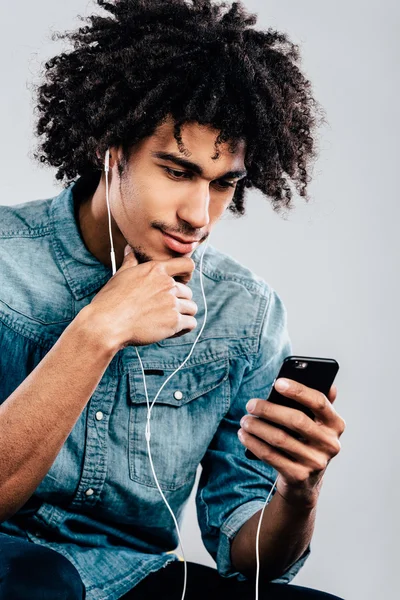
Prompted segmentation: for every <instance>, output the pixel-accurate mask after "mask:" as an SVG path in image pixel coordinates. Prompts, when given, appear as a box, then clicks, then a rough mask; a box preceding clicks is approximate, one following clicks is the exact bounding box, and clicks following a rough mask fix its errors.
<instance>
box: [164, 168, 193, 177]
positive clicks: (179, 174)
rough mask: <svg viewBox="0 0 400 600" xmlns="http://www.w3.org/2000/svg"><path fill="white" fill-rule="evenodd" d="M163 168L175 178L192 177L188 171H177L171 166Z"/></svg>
mask: <svg viewBox="0 0 400 600" xmlns="http://www.w3.org/2000/svg"><path fill="white" fill-rule="evenodd" d="M163 169H164V170H165V171H166V173H168V175H170V176H171V177H172V178H174V179H191V178H192V175H191V173H187V172H186V171H177V170H176V169H170V167H163Z"/></svg>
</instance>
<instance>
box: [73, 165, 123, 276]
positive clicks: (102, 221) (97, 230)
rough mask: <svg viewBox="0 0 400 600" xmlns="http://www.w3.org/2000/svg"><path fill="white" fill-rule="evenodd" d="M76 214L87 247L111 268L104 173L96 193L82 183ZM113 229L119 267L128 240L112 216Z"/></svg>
mask: <svg viewBox="0 0 400 600" xmlns="http://www.w3.org/2000/svg"><path fill="white" fill-rule="evenodd" d="M92 189H93V188H92ZM76 215H77V219H78V223H79V228H80V232H81V236H82V239H83V241H84V243H85V246H86V248H87V249H88V250H89V252H90V253H91V254H93V256H95V257H96V258H97V260H99V261H100V262H101V263H102V264H103V265H106V266H108V267H110V268H111V258H110V249H111V242H110V236H109V227H108V212H107V202H106V182H105V176H104V174H103V175H102V176H101V179H100V181H99V182H98V185H97V187H96V189H95V191H94V193H93V192H92V193H91V192H90V191H88V190H87V189H86V190H84V189H83V184H82V188H81V193H80V194H78V200H77V209H76ZM111 231H112V236H113V242H114V250H115V258H116V263H117V268H119V267H120V265H121V264H122V261H123V256H124V247H125V245H126V241H125V240H124V238H123V236H122V234H121V232H120V231H119V229H118V227H117V225H116V223H115V221H114V219H113V218H112V216H111Z"/></svg>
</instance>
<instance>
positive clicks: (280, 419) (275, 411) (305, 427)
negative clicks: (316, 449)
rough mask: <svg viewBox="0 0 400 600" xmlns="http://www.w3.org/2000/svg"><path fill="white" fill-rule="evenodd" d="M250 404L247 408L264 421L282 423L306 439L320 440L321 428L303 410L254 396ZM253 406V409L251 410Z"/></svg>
mask: <svg viewBox="0 0 400 600" xmlns="http://www.w3.org/2000/svg"><path fill="white" fill-rule="evenodd" d="M253 402H254V405H252V406H250V405H248V408H247V410H249V412H251V415H252V416H256V417H259V418H260V419H263V421H267V422H269V423H272V424H273V425H274V424H276V425H282V426H283V427H287V428H288V429H290V430H291V431H294V432H295V433H298V434H300V435H301V437H303V438H305V439H306V440H309V441H312V442H316V443H318V441H319V440H320V429H321V427H319V426H318V425H317V424H316V423H315V422H314V421H313V420H312V419H310V417H309V416H308V415H306V414H305V413H304V412H303V411H301V410H297V409H295V408H289V407H287V406H280V405H279V404H275V402H269V401H268V400H261V399H258V398H254V399H253V400H252V404H253ZM250 408H251V411H250Z"/></svg>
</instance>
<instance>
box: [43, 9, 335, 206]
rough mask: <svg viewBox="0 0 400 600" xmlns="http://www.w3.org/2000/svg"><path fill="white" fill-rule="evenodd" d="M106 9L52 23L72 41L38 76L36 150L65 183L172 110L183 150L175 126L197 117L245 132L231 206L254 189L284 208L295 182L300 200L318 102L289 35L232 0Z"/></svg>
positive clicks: (232, 139)
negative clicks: (74, 25) (69, 23)
mask: <svg viewBox="0 0 400 600" xmlns="http://www.w3.org/2000/svg"><path fill="white" fill-rule="evenodd" d="M96 1H97V4H98V5H99V6H100V7H101V8H102V9H104V11H106V12H107V15H106V16H102V14H93V15H91V16H89V17H86V18H83V17H80V19H81V20H85V21H88V22H89V23H90V24H89V25H86V26H83V27H80V28H78V29H77V30H75V31H70V32H64V33H60V32H58V33H55V34H54V35H53V39H56V40H58V39H67V40H68V41H69V42H70V43H71V44H72V46H73V49H72V50H71V51H69V52H62V53H61V54H59V55H58V56H55V57H54V58H52V59H51V60H48V61H47V62H46V63H45V70H44V77H45V81H44V82H43V83H41V85H38V86H36V91H37V100H38V103H37V106H36V110H37V111H38V119H37V124H36V134H37V135H38V136H39V138H40V137H41V138H42V139H41V140H40V142H39V146H38V148H37V150H36V151H35V153H34V157H35V158H36V159H38V160H40V161H41V162H42V163H47V164H49V165H52V166H53V167H57V168H58V170H57V173H56V179H57V180H63V181H64V183H65V186H66V187H67V186H68V185H69V184H70V183H71V182H72V181H73V180H74V179H75V178H77V177H80V178H85V177H88V178H92V180H93V177H94V179H96V177H97V178H98V181H99V180H100V176H101V170H102V167H103V164H102V161H100V160H99V158H98V155H97V151H98V152H99V154H100V156H104V153H105V151H106V149H107V148H108V147H111V146H119V147H122V149H123V156H124V158H125V160H128V158H129V150H130V149H131V148H132V147H133V145H134V144H135V143H136V142H138V141H139V140H141V139H142V138H144V137H146V136H149V135H151V134H152V133H153V132H154V131H155V129H156V127H157V126H158V125H159V124H161V123H163V122H165V120H166V119H167V117H168V116H169V115H171V116H172V117H173V119H174V125H175V127H174V136H175V139H176V141H177V143H178V147H179V149H180V151H181V152H185V148H184V146H183V142H182V138H181V126H182V125H183V124H184V123H185V122H189V121H192V122H193V121H195V122H198V123H199V124H202V125H209V126H211V127H213V128H215V129H216V130H217V131H218V136H217V138H216V142H215V149H216V153H215V155H214V156H213V158H214V159H216V158H218V156H219V151H218V146H219V145H220V144H221V143H227V144H228V147H229V148H230V149H231V150H232V151H234V150H235V148H236V143H237V141H238V140H245V142H246V158H245V164H246V169H247V171H248V174H247V176H246V178H245V179H243V180H241V181H239V182H238V184H237V187H236V190H235V194H234V197H233V201H232V203H231V205H230V206H229V210H231V211H232V212H233V213H234V214H238V215H240V214H244V204H245V203H244V198H245V194H244V192H245V188H252V187H255V188H257V189H259V190H260V191H261V192H262V193H263V194H264V195H266V196H267V197H268V198H270V200H271V201H272V205H273V209H274V210H275V211H276V212H280V211H281V208H283V207H285V208H291V207H292V206H291V199H292V189H291V185H290V184H291V183H293V184H294V185H295V187H296V189H297V191H298V193H299V195H300V196H303V197H304V198H305V199H306V201H308V195H307V183H308V182H309V181H310V175H309V171H310V165H311V162H312V161H313V159H314V158H315V157H316V136H315V132H316V127H317V125H319V124H320V123H322V122H323V121H324V116H323V115H324V111H323V109H322V108H321V106H320V105H319V103H318V102H317V101H316V100H315V98H313V96H312V90H311V83H310V81H309V80H307V78H306V77H305V76H304V74H303V73H302V72H301V71H300V69H299V63H300V60H301V59H300V54H299V47H298V45H296V44H294V43H292V42H291V41H290V40H289V39H288V36H287V35H286V34H284V33H281V32H278V31H275V30H273V29H272V28H269V29H268V30H267V31H257V30H255V29H254V28H253V26H254V25H255V23H256V21H257V16H256V15H255V14H249V13H248V12H247V11H246V9H245V7H244V6H243V4H242V3H241V2H233V3H232V4H231V5H229V4H227V3H226V2H220V3H216V2H212V1H211V0H113V1H109V2H107V1H105V0H96Z"/></svg>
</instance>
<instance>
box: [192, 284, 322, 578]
mask: <svg viewBox="0 0 400 600" xmlns="http://www.w3.org/2000/svg"><path fill="white" fill-rule="evenodd" d="M263 300H264V302H265V311H264V316H263V320H262V323H261V327H260V335H259V345H258V351H257V352H256V353H255V354H254V355H253V356H251V357H250V358H248V360H243V357H242V358H241V359H237V360H235V361H232V362H233V363H234V364H232V365H231V367H232V369H233V371H232V372H233V375H232V377H231V403H230V409H229V411H228V412H227V414H226V415H225V417H224V418H223V419H222V421H221V423H220V425H219V427H218V430H217V432H216V434H215V436H214V438H213V440H212V442H211V444H210V446H209V447H208V449H207V452H206V454H205V456H204V458H203V461H202V467H203V470H202V474H201V477H200V482H199V487H198V490H197V494H196V506H197V514H198V520H199V526H200V530H201V534H202V539H203V542H204V545H205V547H206V548H207V550H208V552H209V553H210V554H211V556H212V557H213V558H214V560H215V561H216V564H217V569H218V572H219V573H220V574H221V575H222V576H224V577H237V578H238V579H239V580H245V579H246V577H245V576H244V575H243V574H241V573H239V572H238V571H235V569H234V567H233V565H232V563H231V558H230V549H231V542H232V540H233V539H234V537H235V535H236V534H237V533H238V531H239V529H240V528H241V527H242V525H244V523H246V521H248V520H249V519H250V517H252V516H253V515H254V514H255V513H256V512H257V511H259V510H260V509H262V507H263V506H264V503H265V501H266V499H267V497H268V494H269V492H270V490H271V489H272V487H273V484H274V482H275V480H276V478H277V476H278V472H277V471H276V470H275V469H274V468H273V467H271V466H270V465H268V464H266V463H264V462H262V461H260V460H251V459H248V458H246V456H245V448H244V446H243V445H242V444H241V443H240V441H239V439H238V437H237V432H238V430H239V428H240V424H239V422H240V419H241V418H242V416H243V415H244V414H246V412H247V411H246V404H247V402H248V400H250V399H251V398H267V397H268V394H269V392H270V390H271V388H272V385H273V382H274V380H275V378H276V377H277V375H278V372H279V368H280V366H281V364H282V361H283V360H284V358H285V357H286V356H289V355H291V354H292V346H291V341H290V338H289V334H288V330H287V313H286V308H285V306H284V304H283V302H282V300H281V299H280V297H279V296H278V294H277V293H276V292H275V290H273V289H272V288H269V292H268V293H267V295H266V297H265V298H264V299H263ZM271 498H272V495H271ZM310 550H311V549H310V545H309V546H308V547H307V548H306V550H305V552H304V553H303V555H302V556H301V557H300V558H299V559H298V560H297V561H296V562H295V563H294V564H293V565H291V566H290V568H289V569H287V571H286V572H285V573H283V574H282V575H281V576H280V577H279V578H277V579H274V580H273V581H274V582H275V583H289V582H290V581H291V580H292V579H293V578H294V576H295V575H296V574H297V573H298V572H299V570H300V569H301V567H302V566H303V565H304V563H305V561H306V559H307V558H308V556H309V554H310Z"/></svg>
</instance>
